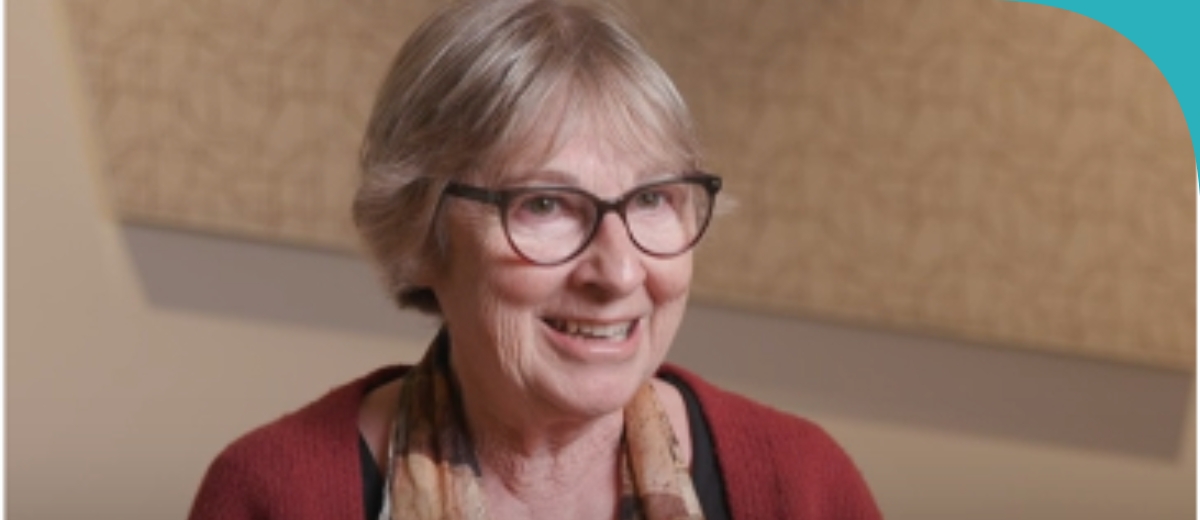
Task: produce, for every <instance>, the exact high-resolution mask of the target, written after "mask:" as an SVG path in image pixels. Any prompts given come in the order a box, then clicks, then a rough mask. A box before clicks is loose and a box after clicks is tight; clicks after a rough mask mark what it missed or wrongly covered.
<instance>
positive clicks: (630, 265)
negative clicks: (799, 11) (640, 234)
mask: <svg viewBox="0 0 1200 520" xmlns="http://www.w3.org/2000/svg"><path fill="white" fill-rule="evenodd" d="M644 259H645V255H644V254H643V253H642V251H641V250H640V249H638V247H637V245H635V244H634V243H633V240H632V239H631V238H630V236H629V232H628V231H627V230H626V229H625V222H624V221H622V220H621V217H620V215H617V214H616V213H609V214H608V215H605V216H604V217H603V220H601V221H600V228H599V229H597V230H596V236H594V237H592V242H591V243H590V244H588V246H587V249H586V250H585V251H584V252H583V254H582V255H581V257H580V261H579V263H578V264H577V265H576V267H575V270H574V272H573V273H572V278H573V279H574V280H573V281H574V282H575V283H576V284H579V285H581V286H584V287H586V288H588V289H589V290H590V291H592V292H595V293H599V296H602V297H613V296H621V295H625V294H628V293H630V292H633V291H634V290H636V289H637V288H638V287H641V286H642V284H643V283H644V282H645V279H646V269H645V265H644V264H643V261H644Z"/></svg>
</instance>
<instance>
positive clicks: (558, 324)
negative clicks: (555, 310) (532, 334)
mask: <svg viewBox="0 0 1200 520" xmlns="http://www.w3.org/2000/svg"><path fill="white" fill-rule="evenodd" d="M550 324H551V325H552V326H554V328H555V329H558V330H560V331H562V332H566V333H567V334H571V335H574V336H583V337H586V338H596V339H625V338H626V337H627V336H629V330H630V329H631V328H633V322H626V323H620V324H616V325H594V324H588V323H580V322H577V321H565V320H551V321H550Z"/></svg>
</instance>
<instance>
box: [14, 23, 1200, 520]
mask: <svg viewBox="0 0 1200 520" xmlns="http://www.w3.org/2000/svg"><path fill="white" fill-rule="evenodd" d="M435 4H436V2H432V1H425V2H395V3H393V4H392V5H385V4H384V3H382V2H374V1H367V0H361V1H354V2H347V3H317V2H269V1H259V2H184V1H149V0H139V1H131V0H124V1H121V0H113V1H109V2H87V1H80V0H60V1H56V2H43V1H37V0H18V1H13V2H8V5H7V15H8V22H7V23H8V26H7V29H8V31H9V40H8V56H7V59H8V69H7V73H8V79H7V87H8V118H9V119H8V127H7V129H8V141H7V145H8V149H7V151H8V163H7V164H6V169H7V179H6V182H7V190H8V199H7V201H6V202H7V204H8V210H9V212H8V215H7V217H8V228H7V233H8V235H7V240H8V242H7V246H8V257H7V261H8V272H7V283H8V294H7V297H8V299H7V304H8V315H7V318H8V322H7V323H8V329H7V333H8V336H7V338H6V339H7V363H8V365H7V369H8V373H7V378H8V388H7V390H8V402H7V406H8V417H7V419H8V432H7V447H6V448H7V464H8V467H7V477H8V479H7V491H8V494H7V499H8V511H7V513H8V515H9V517H10V518H31V519H33V518H38V519H41V518H68V517H78V516H82V515H88V516H94V517H99V518H172V517H180V516H184V515H185V514H186V511H187V509H188V507H189V505H190V500H191V498H192V494H193V493H194V491H195V488H196V486H197V484H198V483H199V479H200V477H201V475H202V474H203V472H204V470H205V468H206V466H207V464H208V462H209V461H210V460H211V458H212V457H213V456H214V455H215V454H216V453H217V452H218V451H219V450H220V449H221V448H222V447H223V446H224V445H225V444H227V443H228V442H230V441H231V440H233V439H234V438H236V436H238V435H240V434H241V433H243V432H245V431H246V430H247V429H249V428H251V427H253V426H256V425H258V424H261V423H263V422H265V421H268V420H270V419H273V418H275V417H277V416H279V415H280V414H282V413H284V412H286V411H287V410H290V409H292V408H295V407H298V406H300V405H302V404H304V403H306V402H308V401H310V400H312V399H313V398H316V397H317V396H319V395H320V394H321V393H323V392H324V391H325V390H327V389H329V388H331V387H333V386H335V385H337V384H339V383H341V382H343V381H346V380H348V379H350V378H353V377H356V376H358V375H360V374H363V373H365V372H367V371H370V370H372V369H373V368H375V367H377V366H379V365H383V364H390V363H401V362H411V361H414V360H415V359H416V357H417V356H419V354H420V353H421V351H422V350H423V349H424V346H425V344H426V343H427V342H428V340H429V339H430V338H431V337H432V332H433V330H434V327H435V324H434V323H432V322H431V321H429V320H426V319H423V318H420V317H418V316H416V315H414V314H412V313H401V312H398V311H395V310H393V308H392V307H391V305H390V303H389V302H388V301H387V298H386V296H385V295H384V294H383V293H382V291H381V290H380V287H379V286H378V284H377V283H376V281H375V276H374V274H373V272H372V270H371V268H370V266H368V265H366V264H365V263H364V262H363V261H362V260H360V258H359V257H358V256H357V255H356V254H355V252H354V251H355V247H356V245H355V242H354V235H353V233H352V231H351V229H350V228H349V226H348V197H349V196H350V192H351V190H352V188H353V181H354V172H353V151H354V148H355V146H356V144H357V140H358V138H359V135H360V132H361V126H362V121H363V120H364V119H365V116H366V111H367V110H368V108H369V102H370V95H371V90H372V89H373V88H374V86H375V83H376V82H377V81H378V79H379V77H380V76H381V75H382V73H383V68H384V67H385V66H386V64H387V60H388V58H389V57H390V55H391V53H393V52H394V51H395V49H396V48H397V46H398V45H399V44H400V42H401V41H403V39H404V36H405V35H406V34H407V33H408V31H410V30H411V28H412V27H413V26H414V25H415V23H416V22H417V21H419V20H420V19H422V18H423V17H424V16H426V15H427V14H428V12H430V10H431V9H432V8H433V6H434V5H435ZM866 5H867V4H866V3H865V2H832V1H825V0H813V1H808V2H796V1H787V2H784V1H758V2H745V3H737V4H736V5H735V4H733V3H723V2H715V1H697V2H695V3H694V5H690V6H689V9H687V10H686V12H683V11H673V10H671V7H670V6H668V5H667V3H666V2H639V3H631V5H629V6H628V8H627V9H628V11H629V12H630V18H631V19H632V20H633V21H634V22H635V24H636V25H637V26H638V29H639V32H641V33H642V34H643V36H644V38H645V41H646V44H647V46H648V47H649V49H650V51H651V53H652V54H653V55H654V56H655V57H657V58H658V59H660V60H661V61H662V63H663V65H664V67H665V68H667V70H668V72H669V73H671V74H672V76H673V77H674V78H675V79H676V80H677V82H678V83H679V86H680V88H681V90H682V91H683V93H684V95H685V97H686V98H687V99H688V101H689V102H690V104H691V105H692V107H693V109H694V110H695V112H696V115H697V118H698V120H699V124H700V131H701V134H702V135H701V137H702V140H703V142H704V143H705V145H706V146H705V150H706V151H707V153H708V156H707V157H706V159H707V160H706V164H707V165H708V166H709V168H710V169H711V170H713V171H716V172H718V173H721V174H722V175H724V176H725V177H726V179H727V181H728V186H729V193H730V194H732V195H733V196H734V197H735V198H736V199H737V200H738V207H737V209H736V210H735V211H734V212H732V213H731V214H729V215H726V216H724V217H722V219H721V220H720V221H719V222H718V223H717V224H716V225H715V227H714V229H713V230H711V235H710V237H709V239H707V240H706V243H705V244H704V246H703V248H702V249H701V251H700V253H699V257H698V265H697V280H696V289H695V292H696V297H695V302H694V303H693V305H692V308H691V310H690V311H689V315H688V319H687V321H686V322H685V324H684V327H683V330H682V331H681V333H680V335H679V338H678V340H677V343H676V346H675V348H674V350H673V352H672V355H671V359H672V361H673V362H676V363H679V364H682V365H684V366H686V367H688V368H690V369H692V370H694V371H696V372H699V373H700V374H702V375H704V376H706V377H708V378H709V379H711V380H713V381H714V382H716V383H718V384H720V385H722V386H725V387H726V388H729V389H732V390H735V391H738V392H741V393H743V394H746V395H749V396H751V397H753V398H756V399H758V400H760V401H763V402H766V403H769V404H771V405H772V406H775V407H778V408H781V409H784V410H788V411H790V412H793V413H796V414H799V415H803V416H806V417H809V418H811V419H813V420H816V421H817V422H818V423H820V424H822V425H823V426H825V427H826V428H827V429H828V430H829V431H830V432H831V433H832V434H833V435H834V436H835V437H836V438H837V439H838V440H839V441H840V442H841V443H842V444H843V445H844V447H845V448H846V449H847V451H848V452H850V454H851V456H852V457H853V458H854V459H855V460H856V462H857V463H858V464H859V466H860V468H861V469H862V471H863V473H864V475H865V476H866V478H867V480H868V482H869V483H870V485H871V487H872V489H873V490H874V492H875V494H876V498H877V500H878V501H879V504H880V506H881V508H882V509H883V510H884V513H885V515H886V516H887V517H888V518H892V519H929V518H946V519H958V518H975V519H993V518H994V519H1000V518H1005V519H1007V518H1014V517H1016V518H1028V519H1061V518H1091V519H1117V518H1122V519H1124V518H1162V519H1173V518H1192V517H1194V513H1195V489H1196V481H1195V417H1194V410H1195V406H1194V362H1195V315H1196V308H1195V225H1196V224H1195V195H1196V191H1195V161H1194V157H1193V155H1192V149H1191V143H1190V141H1189V139H1188V134H1187V128H1186V126H1185V125H1184V123H1183V118H1182V114H1181V113H1180V112H1179V108H1178V103H1176V102H1175V100H1174V97H1173V96H1172V95H1171V91H1170V87H1169V86H1168V85H1167V84H1166V83H1165V81H1164V80H1163V79H1162V77H1161V75H1160V74H1158V72H1157V69H1155V68H1154V66H1153V64H1152V63H1150V62H1149V60H1148V59H1146V58H1145V57H1144V55H1142V54H1141V53H1140V51H1138V50H1137V48H1136V47H1135V46H1133V45H1132V44H1131V43H1129V42H1128V41H1126V40H1124V39H1123V38H1122V37H1120V36H1119V35H1117V34H1115V33H1113V32H1112V31H1110V30H1108V29H1107V28H1105V27H1103V26H1101V25H1099V24H1097V23H1095V22H1092V21H1090V20H1088V19H1086V18H1083V17H1080V16H1077V15H1072V14H1070V13H1065V12H1062V11H1058V10H1055V9H1052V8H1048V7H1042V6H1033V5H1026V4H1017V3H1006V2H995V1H992V0H972V1H967V2H954V3H947V2H918V1H899V0H886V1H880V2H873V3H871V4H870V9H867V8H866ZM675 9H678V6H675Z"/></svg>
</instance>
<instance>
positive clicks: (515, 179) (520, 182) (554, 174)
mask: <svg viewBox="0 0 1200 520" xmlns="http://www.w3.org/2000/svg"><path fill="white" fill-rule="evenodd" d="M499 184H500V185H501V186H503V187H516V186H539V185H540V186H571V187H579V179H578V177H577V176H575V175H570V174H568V173H566V172H564V171H561V170H554V169H545V168H543V169H532V170H521V171H517V172H514V173H512V174H510V175H506V176H504V178H502V179H500V181H499Z"/></svg>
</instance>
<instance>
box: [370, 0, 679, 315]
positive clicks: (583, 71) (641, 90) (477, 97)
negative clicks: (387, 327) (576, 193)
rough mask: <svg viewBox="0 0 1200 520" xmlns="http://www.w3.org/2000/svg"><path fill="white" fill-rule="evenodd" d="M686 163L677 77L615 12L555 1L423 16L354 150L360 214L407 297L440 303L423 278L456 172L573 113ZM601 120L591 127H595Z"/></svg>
mask: <svg viewBox="0 0 1200 520" xmlns="http://www.w3.org/2000/svg"><path fill="white" fill-rule="evenodd" d="M578 117H585V118H587V123H589V124H599V125H602V126H600V127H599V128H600V129H601V130H602V133H601V135H603V136H604V137H605V138H606V139H610V140H611V143H612V144H613V145H615V146H618V147H620V148H618V149H620V150H623V151H630V152H635V153H640V154H642V155H645V156H650V157H653V158H655V159H657V160H660V161H663V162H664V163H669V164H670V165H671V166H672V167H676V168H679V169H680V170H685V169H694V168H696V166H697V164H698V161H699V159H698V152H697V145H696V141H695V136H694V132H693V128H692V121H691V116H690V114H689V113H688V110H687V107H686V106H685V105H684V102H683V100H682V98H681V97H680V95H679V93H678V92H677V91H676V89H675V86H674V84H672V82H671V80H670V78H668V77H667V75H666V73H665V72H663V70H662V69H661V68H660V67H659V66H658V64H657V63H655V61H654V60H653V59H651V58H650V57H649V56H648V55H647V54H646V52H645V51H644V50H643V49H642V47H641V46H640V45H639V44H638V43H637V41H636V40H635V39H634V38H633V37H632V36H631V35H630V34H629V33H628V32H627V31H626V30H625V29H624V28H623V27H622V25H621V23H620V22H619V19H618V17H617V16H616V15H615V14H614V13H613V12H611V11H609V10H606V9H602V8H599V7H594V6H586V5H579V4H568V3H565V2H562V1H558V0H469V1H464V2H460V3H456V4H454V5H452V6H450V7H448V8H446V9H444V10H442V11H440V12H439V13H438V14H436V15H434V16H433V17H432V18H430V19H429V20H427V21H426V22H425V23H424V24H423V25H421V26H420V27H419V28H418V29H417V30H416V32H414V33H413V34H412V36H411V37H409V39H408V41H407V42H406V43H405V44H404V46H403V47H402V48H401V49H400V52H399V54H398V55H397V56H396V59H395V61H394V62H393V63H392V66H391V69H390V71H389V72H388V74H387V77H386V78H385V79H384V81H383V84H382V86H381V87H380V89H379V93H378V96H377V98H376V100H375V106H374V108H373V110H372V112H371V116H370V120H369V122H368V124H367V130H366V135H365V137H364V139H363V143H362V150H361V153H360V157H359V161H360V164H359V166H360V169H361V173H362V182H361V184H360V186H359V188H358V192H357V194H356V196H355V199H354V205H353V216H354V223H355V225H356V226H357V227H358V229H359V232H360V233H361V235H362V237H363V240H364V242H365V245H366V246H367V250H368V252H369V253H370V255H371V256H372V257H373V258H374V260H375V262H376V263H377V264H378V265H379V267H380V268H381V270H382V271H383V275H384V278H385V280H386V283H387V286H388V289H389V291H390V292H391V294H392V295H393V297H394V298H395V299H396V302H397V303H398V304H399V305H400V306H401V307H414V308H416V309H418V310H421V311H424V312H428V313H432V314H440V308H439V306H438V302H437V299H436V297H435V296H434V294H433V292H432V291H431V290H430V289H429V288H428V287H423V286H421V285H420V284H419V283H417V281H416V279H417V277H418V275H419V274H420V273H423V272H428V271H429V270H430V269H435V268H436V266H437V265H439V264H440V263H441V262H442V261H443V260H444V259H445V255H446V254H448V252H447V251H446V250H445V248H444V247H443V246H442V244H441V241H440V240H438V239H437V238H436V237H435V235H436V234H437V232H436V231H435V230H434V220H435V217H436V213H437V210H438V204H439V201H440V200H441V195H442V191H443V190H444V189H445V186H446V184H447V183H448V182H449V181H451V180H456V179H465V178H475V179H483V180H484V181H485V182H486V179H495V178H498V177H499V176H501V175H502V174H503V173H505V172H506V171H507V170H508V169H511V168H513V167H515V165H516V164H517V162H518V161H538V160H539V159H545V158H547V157H549V156H550V154H551V153H553V151H554V149H555V148H556V147H557V146H559V145H560V144H561V143H560V141H561V138H562V137H563V136H562V135H561V134H562V132H563V127H564V125H565V124H566V123H567V120H568V119H570V118H578ZM593 128H595V127H593Z"/></svg>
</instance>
